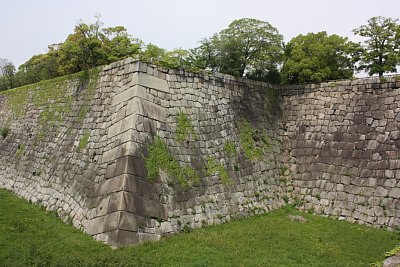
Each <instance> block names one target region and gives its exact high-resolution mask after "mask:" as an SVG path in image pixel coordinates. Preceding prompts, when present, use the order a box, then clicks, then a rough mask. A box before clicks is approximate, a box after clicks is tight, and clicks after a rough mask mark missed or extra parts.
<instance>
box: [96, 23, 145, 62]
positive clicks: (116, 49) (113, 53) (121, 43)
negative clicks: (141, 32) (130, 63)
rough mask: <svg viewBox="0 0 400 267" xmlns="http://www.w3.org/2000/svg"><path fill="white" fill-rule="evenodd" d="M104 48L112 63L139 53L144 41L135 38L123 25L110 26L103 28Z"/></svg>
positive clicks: (108, 59)
mask: <svg viewBox="0 0 400 267" xmlns="http://www.w3.org/2000/svg"><path fill="white" fill-rule="evenodd" d="M102 33H103V35H102V37H103V40H102V42H103V49H104V50H105V52H106V55H107V62H106V63H111V62H114V61H117V60H120V59H123V58H126V57H129V56H134V55H138V54H139V53H140V50H141V47H142V41H141V40H140V39H138V38H133V37H132V36H131V35H129V34H128V31H127V29H126V28H125V27H123V26H116V27H109V28H105V29H103V30H102Z"/></svg>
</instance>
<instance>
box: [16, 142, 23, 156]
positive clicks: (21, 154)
mask: <svg viewBox="0 0 400 267" xmlns="http://www.w3.org/2000/svg"><path fill="white" fill-rule="evenodd" d="M24 153H25V145H24V144H19V145H18V148H17V152H16V153H15V155H16V156H17V157H18V158H20V157H22V156H23V155H24Z"/></svg>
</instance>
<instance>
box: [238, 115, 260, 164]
mask: <svg viewBox="0 0 400 267" xmlns="http://www.w3.org/2000/svg"><path fill="white" fill-rule="evenodd" d="M239 137H240V144H241V146H242V148H243V151H244V154H245V155H246V157H247V158H248V159H250V160H256V159H257V160H260V159H261V158H262V156H263V152H262V149H261V148H260V147H257V144H256V141H255V140H254V135H253V128H252V127H251V125H250V123H249V122H248V121H247V120H245V119H244V120H242V122H241V123H240V125H239Z"/></svg>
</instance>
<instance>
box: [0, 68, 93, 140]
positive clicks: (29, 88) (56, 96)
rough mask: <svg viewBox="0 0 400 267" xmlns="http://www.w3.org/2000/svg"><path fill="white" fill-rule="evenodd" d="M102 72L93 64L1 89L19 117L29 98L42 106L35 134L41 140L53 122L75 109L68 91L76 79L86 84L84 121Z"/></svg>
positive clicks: (57, 122)
mask: <svg viewBox="0 0 400 267" xmlns="http://www.w3.org/2000/svg"><path fill="white" fill-rule="evenodd" d="M99 73H100V68H94V69H92V70H89V71H83V72H81V73H77V74H74V75H67V76H63V77H58V78H55V79H52V80H45V81H41V82H39V83H37V84H32V85H26V86H23V87H19V88H15V89H11V90H7V91H4V92H0V94H4V95H5V96H6V99H7V102H6V103H7V106H8V107H9V109H10V110H11V111H12V113H13V114H14V116H16V117H19V116H21V115H24V114H25V113H26V110H27V105H28V100H31V102H32V103H31V104H33V105H34V106H35V107H36V108H37V109H38V110H40V113H39V118H38V129H37V136H36V137H37V138H38V140H41V139H42V138H43V137H44V136H45V134H46V133H48V132H49V131H50V129H51V128H52V127H53V126H58V125H59V124H61V123H62V122H63V118H64V117H65V116H66V115H68V114H70V113H71V112H72V102H73V100H74V99H73V95H72V94H71V92H69V91H68V90H69V88H70V83H76V86H79V87H86V89H85V92H84V96H83V102H82V105H81V106H80V110H79V113H78V122H83V119H84V118H85V116H86V114H87V112H88V110H89V107H90V106H89V104H90V101H91V99H92V97H93V93H94V89H95V87H96V85H97V80H98V77H99ZM78 83H80V85H79V84H78Z"/></svg>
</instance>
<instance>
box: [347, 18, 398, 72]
mask: <svg viewBox="0 0 400 267" xmlns="http://www.w3.org/2000/svg"><path fill="white" fill-rule="evenodd" d="M353 32H354V34H357V35H360V36H362V37H365V38H367V39H366V40H365V41H364V46H363V47H364V51H363V53H362V55H361V61H360V62H361V64H360V66H359V70H365V71H367V72H368V74H369V75H373V74H375V73H378V74H379V76H380V77H381V76H382V75H383V74H384V73H385V72H396V71H397V69H396V66H397V65H398V64H399V62H400V56H399V54H400V25H399V20H398V19H393V18H385V17H382V16H379V17H372V18H370V19H369V20H368V24H367V25H362V26H360V27H358V28H356V29H354V30H353Z"/></svg>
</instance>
